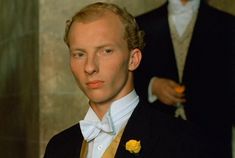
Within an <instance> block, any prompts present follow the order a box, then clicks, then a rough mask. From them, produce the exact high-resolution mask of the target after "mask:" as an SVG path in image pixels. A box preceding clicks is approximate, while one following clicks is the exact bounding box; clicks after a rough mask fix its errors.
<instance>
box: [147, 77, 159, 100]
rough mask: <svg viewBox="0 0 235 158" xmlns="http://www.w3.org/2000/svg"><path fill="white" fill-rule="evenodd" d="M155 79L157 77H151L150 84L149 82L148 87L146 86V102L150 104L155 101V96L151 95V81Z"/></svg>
mask: <svg viewBox="0 0 235 158" xmlns="http://www.w3.org/2000/svg"><path fill="white" fill-rule="evenodd" d="M155 79H157V77H152V78H151V80H150V82H149V86H148V101H149V102H150V103H153V102H155V101H156V100H157V96H156V95H153V93H152V85H153V81H154V80H155Z"/></svg>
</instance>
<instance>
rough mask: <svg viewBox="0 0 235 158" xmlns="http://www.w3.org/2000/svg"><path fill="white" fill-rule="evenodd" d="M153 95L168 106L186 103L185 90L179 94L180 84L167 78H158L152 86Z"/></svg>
mask: <svg viewBox="0 0 235 158" xmlns="http://www.w3.org/2000/svg"><path fill="white" fill-rule="evenodd" d="M152 86H153V87H152V93H153V95H156V96H157V97H158V99H159V100H160V101H161V102H163V103H164V104H166V105H172V106H175V105H176V104H177V103H181V104H182V103H184V102H185V101H186V100H185V98H184V93H183V92H184V90H183V91H181V92H179V91H178V90H179V87H180V86H181V85H180V84H178V83H176V82H175V81H173V80H170V79H166V78H156V79H155V80H154V81H153V84H152Z"/></svg>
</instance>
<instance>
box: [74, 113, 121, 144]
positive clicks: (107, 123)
mask: <svg viewBox="0 0 235 158" xmlns="http://www.w3.org/2000/svg"><path fill="white" fill-rule="evenodd" d="M79 123H80V128H81V131H82V135H83V137H84V139H85V140H86V141H87V142H89V141H91V140H93V139H95V138H96V137H97V136H98V135H99V133H100V132H101V131H103V132H105V133H109V134H113V135H114V134H115V133H116V132H115V129H114V126H113V124H112V120H111V119H110V118H109V117H108V118H106V119H105V120H103V121H102V122H100V121H87V120H81V121H79Z"/></svg>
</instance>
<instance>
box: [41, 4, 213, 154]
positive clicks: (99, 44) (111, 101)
mask: <svg viewBox="0 0 235 158" xmlns="http://www.w3.org/2000/svg"><path fill="white" fill-rule="evenodd" d="M65 42H66V44H67V45H68V48H69V51H70V65H71V69H72V72H73V74H74V76H75V78H76V81H77V83H78V85H79V87H80V89H81V90H82V91H83V92H84V93H85V94H86V96H87V97H88V98H89V105H90V107H89V109H88V112H87V114H86V116H85V118H84V120H81V121H80V122H79V124H76V125H74V126H72V127H70V128H68V129H66V130H64V131H62V132H60V133H59V134H57V135H55V136H54V137H53V138H52V139H51V140H50V141H49V143H48V145H47V148H46V152H45V156H44V158H78V157H81V158H100V157H103V158H112V157H117V158H131V157H141V158H143V157H144V158H153V157H157V158H173V157H174V158H189V157H190V158H209V157H210V156H209V155H208V153H209V151H208V149H207V147H206V146H204V140H203V139H202V138H203V136H202V135H201V134H200V132H199V130H198V129H196V128H194V127H192V126H191V125H190V124H189V123H188V122H186V121H182V120H180V119H175V118H171V117H168V116H167V115H164V114H162V113H159V112H157V111H156V110H155V109H153V108H151V106H147V104H146V103H144V102H142V101H141V100H140V99H139V97H138V95H137V94H136V92H135V89H134V85H133V71H134V70H135V69H136V68H137V67H138V66H139V64H140V61H141V57H142V53H141V50H142V48H143V45H144V44H143V32H142V31H140V30H139V29H138V26H137V23H136V22H135V19H134V18H133V16H131V15H130V14H129V13H128V12H127V11H126V10H123V9H120V8H119V7H118V6H116V5H114V4H109V3H101V2H98V3H94V4H90V5H88V6H86V7H85V8H83V9H81V10H80V11H79V12H77V13H76V14H75V15H74V16H73V17H72V20H70V21H68V23H67V28H66V33H65Z"/></svg>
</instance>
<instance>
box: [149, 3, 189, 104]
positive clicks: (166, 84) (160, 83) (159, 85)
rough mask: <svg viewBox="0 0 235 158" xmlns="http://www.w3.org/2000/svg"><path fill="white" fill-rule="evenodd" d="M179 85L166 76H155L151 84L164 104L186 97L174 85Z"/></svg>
mask: <svg viewBox="0 0 235 158" xmlns="http://www.w3.org/2000/svg"><path fill="white" fill-rule="evenodd" d="M180 1H181V3H182V4H183V5H186V4H187V2H188V0H180ZM178 86H181V85H180V84H179V83H177V82H175V81H174V80H171V79H167V78H156V79H154V81H153V84H152V94H153V95H155V96H157V97H158V99H159V100H160V101H161V102H163V103H164V104H166V105H169V106H175V105H176V104H177V103H180V104H183V103H184V102H185V101H186V99H185V98H184V93H177V92H176V91H175V89H176V87H178Z"/></svg>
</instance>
